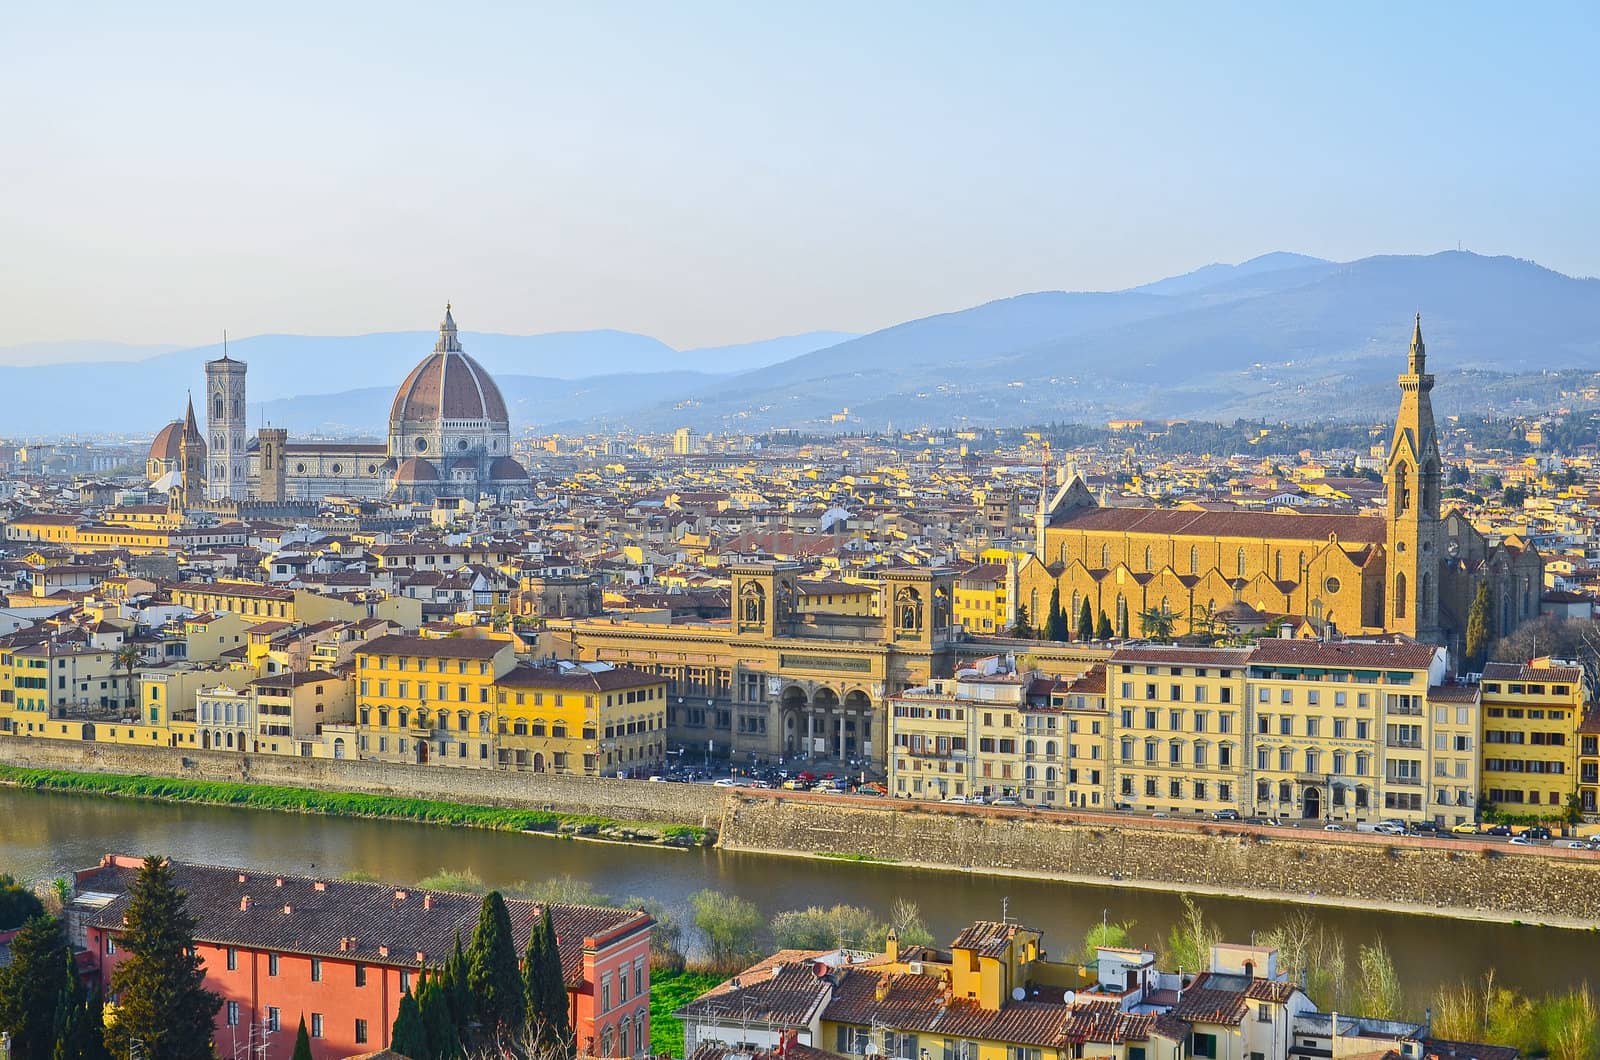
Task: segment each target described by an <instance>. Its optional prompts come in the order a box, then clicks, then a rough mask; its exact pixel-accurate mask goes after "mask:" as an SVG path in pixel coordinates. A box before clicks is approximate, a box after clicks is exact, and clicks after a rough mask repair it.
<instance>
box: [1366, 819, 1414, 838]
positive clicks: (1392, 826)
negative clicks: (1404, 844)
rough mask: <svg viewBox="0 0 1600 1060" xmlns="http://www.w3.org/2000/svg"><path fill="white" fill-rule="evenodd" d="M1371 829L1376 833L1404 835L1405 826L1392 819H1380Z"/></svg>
mask: <svg viewBox="0 0 1600 1060" xmlns="http://www.w3.org/2000/svg"><path fill="white" fill-rule="evenodd" d="M1373 831H1374V832H1376V833H1377V834H1378V835H1405V834H1406V826H1405V825H1403V824H1398V823H1396V822H1394V821H1380V822H1379V823H1378V825H1377V827H1376V828H1374V829H1373Z"/></svg>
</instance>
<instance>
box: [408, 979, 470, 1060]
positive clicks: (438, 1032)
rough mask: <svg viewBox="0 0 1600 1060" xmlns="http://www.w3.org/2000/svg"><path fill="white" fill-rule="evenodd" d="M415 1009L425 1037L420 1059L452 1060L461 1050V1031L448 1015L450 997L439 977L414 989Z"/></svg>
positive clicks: (442, 980)
mask: <svg viewBox="0 0 1600 1060" xmlns="http://www.w3.org/2000/svg"><path fill="white" fill-rule="evenodd" d="M417 1008H418V1010H419V1011H420V1012H421V1014H422V1029H423V1031H424V1033H425V1034H426V1037H427V1046H428V1047H427V1049H425V1050H424V1051H423V1052H422V1054H421V1058H423V1060H453V1058H454V1057H455V1056H456V1055H457V1054H458V1053H460V1051H461V1032H460V1031H459V1030H458V1029H457V1028H456V1022H455V1019H454V1018H453V1017H452V1016H451V1015H450V998H449V995H448V994H447V992H446V988H445V984H444V979H443V976H442V975H435V976H432V977H430V978H429V979H428V981H427V982H425V983H423V984H421V985H419V986H418V988H417Z"/></svg>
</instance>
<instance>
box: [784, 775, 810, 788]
mask: <svg viewBox="0 0 1600 1060" xmlns="http://www.w3.org/2000/svg"><path fill="white" fill-rule="evenodd" d="M783 790H784V791H810V790H811V781H809V780H802V779H800V778H799V777H791V778H789V779H788V780H786V781H784V782H783Z"/></svg>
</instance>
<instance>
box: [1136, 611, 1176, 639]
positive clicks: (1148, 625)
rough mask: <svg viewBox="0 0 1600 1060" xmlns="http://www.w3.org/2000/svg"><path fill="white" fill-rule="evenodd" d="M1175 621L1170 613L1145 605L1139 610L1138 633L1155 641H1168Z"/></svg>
mask: <svg viewBox="0 0 1600 1060" xmlns="http://www.w3.org/2000/svg"><path fill="white" fill-rule="evenodd" d="M1174 626H1175V623H1174V622H1173V619H1172V615H1171V614H1170V613H1168V612H1167V611H1164V610H1162V609H1161V608H1159V607H1147V608H1145V609H1144V610H1143V611H1140V612H1139V635H1140V636H1143V637H1148V638H1150V639H1151V640H1155V641H1162V642H1165V641H1170V640H1171V639H1172V631H1173V627H1174Z"/></svg>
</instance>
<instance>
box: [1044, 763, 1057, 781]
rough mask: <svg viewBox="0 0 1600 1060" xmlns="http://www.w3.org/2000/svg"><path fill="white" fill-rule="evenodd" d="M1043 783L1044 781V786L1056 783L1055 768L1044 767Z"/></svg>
mask: <svg viewBox="0 0 1600 1060" xmlns="http://www.w3.org/2000/svg"><path fill="white" fill-rule="evenodd" d="M1044 781H1045V783H1046V784H1054V783H1055V782H1056V767H1055V766H1045V767H1044Z"/></svg>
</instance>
